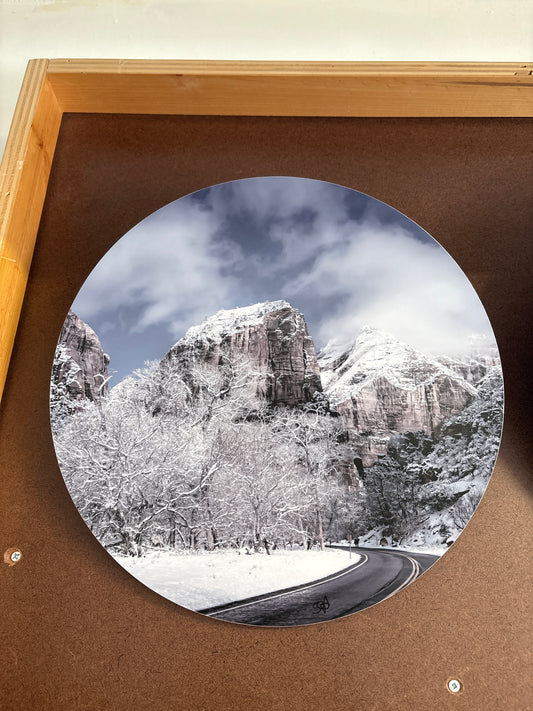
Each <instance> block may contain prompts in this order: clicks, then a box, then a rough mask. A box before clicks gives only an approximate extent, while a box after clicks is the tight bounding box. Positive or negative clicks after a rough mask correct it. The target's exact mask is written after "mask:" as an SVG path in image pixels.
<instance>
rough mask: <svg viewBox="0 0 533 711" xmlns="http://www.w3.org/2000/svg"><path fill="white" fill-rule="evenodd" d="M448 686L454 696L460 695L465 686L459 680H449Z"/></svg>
mask: <svg viewBox="0 0 533 711" xmlns="http://www.w3.org/2000/svg"><path fill="white" fill-rule="evenodd" d="M447 686H448V690H449V691H451V692H452V694H458V693H459V692H460V691H461V690H462V688H463V685H462V684H461V682H460V681H459V679H449V681H448V684H447Z"/></svg>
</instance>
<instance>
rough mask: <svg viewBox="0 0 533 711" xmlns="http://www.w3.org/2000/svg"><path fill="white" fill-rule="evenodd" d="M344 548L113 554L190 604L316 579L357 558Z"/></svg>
mask: <svg viewBox="0 0 533 711" xmlns="http://www.w3.org/2000/svg"><path fill="white" fill-rule="evenodd" d="M359 558H360V556H359V555H357V554H356V553H353V552H352V555H351V558H350V556H349V553H348V551H339V550H331V549H326V550H325V551H313V550H311V551H302V550H297V551H284V550H276V551H272V553H271V555H266V554H264V553H256V554H253V555H246V554H245V553H239V552H237V551H213V552H201V553H183V554H180V553H175V552H171V551H164V552H153V553H149V554H147V555H146V556H144V557H142V558H130V557H127V556H115V560H117V562H118V563H120V565H122V567H123V568H125V569H126V570H127V571H128V572H129V573H131V574H132V575H133V576H134V577H135V578H137V579H138V580H140V581H141V582H142V583H144V585H146V586H147V587H149V588H151V589H152V590H155V592H157V593H159V594H160V595H162V596H163V597H166V598H168V599H169V600H172V601H173V602H176V603H178V604H179V605H183V607H187V608H189V609H191V610H202V609H204V608H207V607H213V606H215V605H222V604H225V603H228V602H234V601H235V600H243V599H245V598H248V597H253V596H255V595H262V594H264V593H268V592H273V591H275V590H281V589H283V588H288V587H292V586H293V585H301V584H303V583H308V582H312V581H314V580H318V579H320V578H323V577H325V576H327V575H331V574H333V573H336V572H337V571H340V570H342V569H344V568H347V567H348V566H350V565H353V564H354V563H357V561H358V560H359Z"/></svg>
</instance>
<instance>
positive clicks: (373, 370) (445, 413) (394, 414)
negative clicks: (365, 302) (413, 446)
mask: <svg viewBox="0 0 533 711" xmlns="http://www.w3.org/2000/svg"><path fill="white" fill-rule="evenodd" d="M318 362H319V365H320V368H321V374H322V382H323V385H324V391H325V393H326V395H327V396H328V398H329V399H330V402H331V404H332V406H333V407H334V408H335V409H336V410H337V411H338V412H339V413H340V414H341V415H342V416H343V418H344V421H345V423H346V426H347V428H348V430H349V431H351V432H352V433H353V436H354V438H356V439H357V438H359V439H360V438H361V437H360V436H361V435H364V436H365V437H367V439H365V440H364V442H363V440H361V442H360V445H361V456H362V457H363V463H364V464H365V465H368V464H372V463H373V462H374V461H376V459H377V457H378V456H379V455H381V454H383V443H381V439H380V437H381V438H382V437H383V436H387V435H389V434H391V433H393V432H417V431H423V432H425V433H426V434H434V433H436V432H437V431H438V428H439V427H440V426H441V425H442V423H443V422H444V421H445V420H446V419H447V418H449V417H451V416H453V415H457V414H459V413H460V412H462V410H463V409H464V408H465V407H466V406H467V405H468V404H469V403H470V402H471V401H472V399H473V398H475V397H476V394H477V391H476V388H475V385H474V383H475V382H477V381H478V380H479V378H480V377H483V375H484V374H485V372H486V368H487V366H488V364H486V363H483V362H481V361H479V360H478V361H475V360H474V359H469V360H467V362H464V361H460V360H459V359H441V358H439V359H437V358H434V357H432V356H428V355H424V354H422V353H420V352H418V351H417V350H415V349H414V348H412V347H411V346H408V345H407V344H405V343H402V342H400V341H398V340H396V339H395V338H393V337H392V336H391V335H389V334H388V333H386V332H384V331H381V330H379V329H374V328H369V327H366V328H364V329H363V330H362V332H361V334H360V335H359V336H358V337H357V339H356V340H355V341H354V342H352V343H351V344H349V346H347V347H345V348H342V347H339V346H338V345H336V344H334V343H333V344H328V345H327V346H326V348H325V349H324V350H323V351H322V352H321V353H320V354H319V357H318ZM463 376H464V377H463ZM369 436H373V437H374V439H375V440H376V442H375V446H373V444H372V441H371V440H370V439H368V437H369ZM376 437H377V439H376Z"/></svg>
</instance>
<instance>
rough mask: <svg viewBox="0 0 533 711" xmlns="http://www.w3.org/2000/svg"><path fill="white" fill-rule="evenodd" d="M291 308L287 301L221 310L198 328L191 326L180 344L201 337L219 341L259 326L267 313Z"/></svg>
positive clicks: (267, 302) (266, 302)
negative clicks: (228, 335)
mask: <svg viewBox="0 0 533 711" xmlns="http://www.w3.org/2000/svg"><path fill="white" fill-rule="evenodd" d="M291 308H292V306H291V305H290V304H289V302H288V301H284V300H279V301H265V302H262V303H259V304H252V305H251V306H243V307H241V308H235V309H222V310H221V311H217V313H216V314H214V315H213V316H210V317H209V318H208V319H206V320H205V321H204V322H203V323H201V324H199V325H198V326H191V328H189V330H188V331H187V333H186V334H185V336H184V337H183V339H182V341H181V342H187V341H195V340H196V339H198V338H201V337H209V338H210V339H212V340H214V341H220V340H222V338H223V337H224V336H225V335H226V334H227V333H229V332H234V331H239V330H241V329H243V328H247V327H249V326H255V325H258V324H260V323H261V322H262V321H263V318H264V317H265V314H267V313H271V312H272V311H281V310H282V309H291Z"/></svg>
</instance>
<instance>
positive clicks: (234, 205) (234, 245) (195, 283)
mask: <svg viewBox="0 0 533 711" xmlns="http://www.w3.org/2000/svg"><path fill="white" fill-rule="evenodd" d="M277 299H286V300H287V301H289V302H290V303H291V304H292V305H293V306H294V307H296V308H298V309H300V310H301V311H302V312H303V313H304V315H305V317H306V321H307V324H308V327H309V331H310V333H311V335H312V337H313V338H314V341H315V345H316V347H317V350H318V349H319V348H321V347H323V346H324V345H325V344H326V343H327V342H328V341H329V340H330V339H333V338H336V339H338V340H341V341H344V340H350V339H351V338H353V337H354V336H356V335H357V332H358V331H359V329H360V328H361V327H362V326H363V325H371V326H376V327H379V328H383V329H385V330H387V331H389V332H390V333H392V334H393V335H394V336H396V337H397V338H400V339H401V340H404V341H406V342H408V343H411V344H412V345H413V346H415V347H418V348H420V349H422V350H425V351H430V352H435V353H437V352H440V353H453V352H457V351H458V350H461V348H462V344H464V342H465V339H467V338H468V337H469V336H470V335H471V334H472V333H484V334H487V335H490V336H491V335H492V332H491V329H490V324H489V323H488V320H487V317H486V315H485V312H484V310H483V307H482V306H481V304H480V302H479V299H478V298H477V295H476V294H475V291H474V290H473V288H472V287H471V285H470V283H469V282H468V280H467V279H466V277H465V276H464V274H463V273H462V271H461V270H460V269H459V267H458V266H457V265H456V263H455V262H454V261H453V260H452V259H451V257H450V256H449V255H448V254H447V252H446V251H445V250H444V249H442V248H441V247H440V246H439V245H438V244H437V243H436V242H435V241H434V240H433V239H432V238H431V237H430V236H429V235H428V234H427V233H426V232H424V230H423V229H422V228H420V227H418V226H417V225H416V224H415V223H413V222H412V221H411V220H409V219H408V218H407V217H405V216H404V215H402V214H401V213H399V212H398V211H396V210H394V209H393V208H392V207H389V206H388V205H385V204H384V203H382V202H380V201H378V200H375V199H374V198H372V197H369V196H367V195H364V194H362V193H359V192H356V191H354V190H350V189H348V188H344V187H342V186H339V185H334V184H332V183H324V182H321V181H315V180H309V179H304V178H291V177H268V178H249V179H244V180H238V181H233V182H230V183H223V184H221V185H216V186H213V187H211V188H207V189H206V190H202V191H200V192H197V193H194V194H192V195H189V196H187V197H183V198H181V199H179V200H176V201H175V202H173V203H170V204H169V205H167V206H166V207H164V208H162V209H161V210H158V211H157V212H155V213H153V214H152V215H150V216H148V217H146V218H145V219H144V220H143V221H142V222H140V223H139V224H138V225H136V226H135V227H134V228H133V229H132V230H130V231H129V232H128V233H127V234H126V235H125V236H124V237H123V238H122V239H121V240H119V241H118V242H117V243H116V244H115V245H114V247H113V248H112V249H111V250H109V252H108V253H107V254H106V255H105V256H104V257H103V258H102V260H101V261H100V262H99V263H98V264H97V265H96V267H95V268H94V270H93V271H92V272H91V274H90V276H89V277H88V279H87V280H86V282H85V283H84V285H83V286H82V288H81V290H80V292H79V293H78V295H77V297H76V300H75V301H74V304H73V307H72V308H73V309H74V311H75V312H76V313H77V314H78V316H80V318H82V319H83V320H84V321H86V322H87V323H88V324H89V325H90V326H91V327H92V328H93V329H94V330H95V331H96V333H97V334H98V336H99V337H100V340H101V342H102V345H103V348H104V350H105V351H106V352H107V353H108V354H109V355H110V357H111V363H110V369H111V371H116V373H115V375H114V377H113V381H114V382H115V384H116V383H117V382H118V381H119V380H120V379H121V378H122V377H124V376H126V375H128V374H129V373H130V372H132V371H133V370H134V369H136V368H140V367H142V366H143V364H144V362H145V361H148V360H154V359H159V358H161V357H162V356H163V355H164V354H165V353H166V352H167V351H168V350H169V348H170V347H171V346H172V345H173V344H174V343H175V342H176V341H177V340H178V339H179V338H181V337H182V336H183V335H184V333H185V331H186V330H187V329H188V328H189V327H190V326H193V325H195V324H198V323H201V322H202V321H203V320H204V319H205V318H206V317H208V316H210V315H211V314H213V313H215V312H216V311H218V310H219V309H229V308H235V307H239V306H248V305H250V304H253V303H257V302H261V301H270V300H277Z"/></svg>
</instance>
